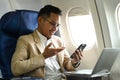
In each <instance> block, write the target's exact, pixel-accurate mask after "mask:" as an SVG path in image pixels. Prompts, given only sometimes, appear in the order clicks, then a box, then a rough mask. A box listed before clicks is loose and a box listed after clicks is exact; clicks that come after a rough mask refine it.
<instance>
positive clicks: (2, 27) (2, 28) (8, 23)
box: [0, 10, 60, 79]
mask: <svg viewBox="0 0 120 80" xmlns="http://www.w3.org/2000/svg"><path fill="white" fill-rule="evenodd" d="M37 15H38V12H37V11H32V10H16V11H10V12H7V13H6V14H4V15H3V16H2V17H1V19H0V69H1V72H2V76H3V78H5V79H10V78H13V77H14V76H13V74H12V72H11V58H12V55H13V53H14V51H15V47H16V42H17V39H18V38H19V36H21V35H24V34H29V33H31V32H33V31H34V30H35V29H36V28H37V25H38V23H37ZM55 35H58V36H60V34H59V31H57V32H56V34H55Z"/></svg>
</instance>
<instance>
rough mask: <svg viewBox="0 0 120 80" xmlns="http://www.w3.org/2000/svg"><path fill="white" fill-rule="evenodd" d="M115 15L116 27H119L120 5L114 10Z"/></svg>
mask: <svg viewBox="0 0 120 80" xmlns="http://www.w3.org/2000/svg"><path fill="white" fill-rule="evenodd" d="M116 14H117V16H116V18H117V22H118V26H120V4H119V5H118V7H117V8H116ZM118 30H119V31H120V27H118Z"/></svg>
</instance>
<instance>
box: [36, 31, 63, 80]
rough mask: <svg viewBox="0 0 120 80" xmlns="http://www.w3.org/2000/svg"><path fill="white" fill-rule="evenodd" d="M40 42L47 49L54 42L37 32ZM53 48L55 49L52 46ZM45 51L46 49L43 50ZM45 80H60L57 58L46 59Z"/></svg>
mask: <svg viewBox="0 0 120 80" xmlns="http://www.w3.org/2000/svg"><path fill="white" fill-rule="evenodd" d="M37 33H38V35H39V37H40V41H41V43H42V46H43V47H44V48H45V46H46V45H48V44H49V43H51V42H52V38H51V39H49V40H47V38H46V37H45V36H43V35H42V34H41V33H39V32H38V31H37ZM51 48H54V46H51ZM43 50H44V49H43ZM42 53H43V51H42ZM45 64H46V65H45V79H44V80H60V77H61V75H62V74H61V72H60V66H59V64H58V61H57V56H56V55H55V56H53V57H49V58H47V59H45Z"/></svg>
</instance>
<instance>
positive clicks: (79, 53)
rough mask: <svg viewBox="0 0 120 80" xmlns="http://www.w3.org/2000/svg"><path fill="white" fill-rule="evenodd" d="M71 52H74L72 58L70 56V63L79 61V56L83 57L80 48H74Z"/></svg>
mask: <svg viewBox="0 0 120 80" xmlns="http://www.w3.org/2000/svg"><path fill="white" fill-rule="evenodd" d="M73 54H74V55H73V58H72V60H71V62H72V64H75V63H77V62H78V61H80V60H81V58H82V57H83V55H82V51H80V50H76V51H75V52H74V53H73Z"/></svg>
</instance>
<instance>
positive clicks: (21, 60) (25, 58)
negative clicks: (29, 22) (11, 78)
mask: <svg viewBox="0 0 120 80" xmlns="http://www.w3.org/2000/svg"><path fill="white" fill-rule="evenodd" d="M34 48H35V47H30V44H29V43H28V42H27V41H25V40H24V39H22V38H20V39H18V42H17V45H16V50H15V52H14V54H13V57H12V62H11V69H12V72H13V74H14V75H15V76H19V75H22V74H25V73H28V72H31V71H33V70H35V69H37V68H40V67H44V65H45V62H44V61H45V60H44V57H43V55H42V54H36V53H37V52H35V51H36V50H34ZM30 54H36V55H32V56H31V55H30Z"/></svg>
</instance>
